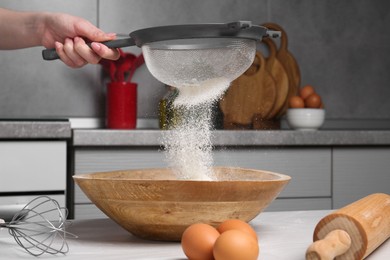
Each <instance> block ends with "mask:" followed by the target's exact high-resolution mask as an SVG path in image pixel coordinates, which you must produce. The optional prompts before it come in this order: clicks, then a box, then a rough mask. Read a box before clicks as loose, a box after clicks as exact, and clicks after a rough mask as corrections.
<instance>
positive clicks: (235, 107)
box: [220, 52, 276, 125]
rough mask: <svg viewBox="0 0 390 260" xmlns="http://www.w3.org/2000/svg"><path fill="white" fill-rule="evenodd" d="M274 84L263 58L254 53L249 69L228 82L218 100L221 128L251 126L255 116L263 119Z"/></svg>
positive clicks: (270, 103) (272, 94)
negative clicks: (222, 119)
mask: <svg viewBox="0 0 390 260" xmlns="http://www.w3.org/2000/svg"><path fill="white" fill-rule="evenodd" d="M275 84H276V83H275V80H274V79H273V77H272V76H271V74H270V73H269V72H268V71H267V70H266V68H265V59H264V57H263V56H262V54H261V53H260V52H257V53H256V56H255V60H254V62H253V64H252V66H251V67H250V68H249V69H248V70H247V71H246V72H245V73H244V74H243V75H241V76H240V77H239V78H237V79H236V80H235V81H233V82H232V84H231V86H230V87H229V89H228V90H227V92H226V94H225V95H224V97H223V98H222V99H221V101H220V108H221V111H222V113H223V115H224V125H228V124H239V125H251V124H252V119H253V116H254V115H255V114H258V115H259V116H261V117H262V118H266V117H267V116H268V114H269V113H270V112H271V110H272V108H273V106H274V102H275V99H276V86H275Z"/></svg>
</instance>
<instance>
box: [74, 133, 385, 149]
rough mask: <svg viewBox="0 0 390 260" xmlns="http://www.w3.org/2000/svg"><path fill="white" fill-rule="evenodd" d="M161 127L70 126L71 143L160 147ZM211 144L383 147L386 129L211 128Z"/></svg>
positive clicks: (78, 144) (162, 135)
mask: <svg viewBox="0 0 390 260" xmlns="http://www.w3.org/2000/svg"><path fill="white" fill-rule="evenodd" d="M165 132H166V131H162V130H142V129H139V130H138V129H137V130H109V129H74V130H73V145H74V146H161V145H162V140H163V138H164V133H165ZM212 143H213V145H215V146H387V145H390V130H318V131H296V130H241V131H233V130H215V131H213V132H212Z"/></svg>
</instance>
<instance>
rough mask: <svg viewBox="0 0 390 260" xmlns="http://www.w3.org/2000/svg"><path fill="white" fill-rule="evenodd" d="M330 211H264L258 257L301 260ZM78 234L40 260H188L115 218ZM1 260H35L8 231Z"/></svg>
mask: <svg viewBox="0 0 390 260" xmlns="http://www.w3.org/2000/svg"><path fill="white" fill-rule="evenodd" d="M329 213H331V211H329V210H312V211H284V212H283V211H281V212H263V213H261V214H260V215H259V216H257V217H256V218H255V219H253V220H252V221H251V222H249V224H250V225H251V226H252V227H253V229H254V230H255V231H256V233H257V234H258V238H259V247H260V256H259V259H267V260H301V259H304V258H305V252H306V249H307V247H308V246H309V245H310V244H311V243H312V237H313V230H314V228H315V226H316V224H317V223H318V222H319V221H320V219H321V218H323V217H325V216H326V215H327V214H329ZM67 231H68V232H70V233H72V234H75V235H77V236H78V237H77V238H74V237H72V236H68V237H67V243H68V245H69V252H68V253H67V254H66V256H65V257H64V258H63V255H49V254H46V255H43V256H42V259H55V260H58V259H66V260H79V259H83V260H100V259H102V260H103V259H104V260H107V259H110V260H122V259H148V260H153V259H156V260H157V259H158V260H164V259H165V260H186V259H187V258H186V256H185V255H184V253H183V250H182V249H181V246H180V243H179V242H159V241H150V240H143V239H140V238H137V237H135V236H133V235H131V234H130V233H128V232H127V231H126V230H124V229H123V228H121V227H120V226H119V225H117V224H116V223H115V222H114V221H112V220H111V219H108V218H106V219H104V218H102V219H86V220H74V221H72V223H71V225H70V226H69V228H68V229H67ZM0 251H1V254H2V258H1V259H9V260H13V259H15V260H17V259H37V258H34V257H32V256H30V255H28V253H27V252H26V251H24V250H22V249H21V248H20V247H19V246H18V245H17V244H16V242H15V241H14V239H13V238H12V236H10V235H9V234H8V232H6V231H3V232H0ZM367 259H369V260H384V259H390V240H388V241H385V242H384V243H383V244H382V245H380V246H379V247H378V248H377V249H376V250H375V251H374V252H373V253H372V254H370V255H369V256H368V257H367Z"/></svg>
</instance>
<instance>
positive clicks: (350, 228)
mask: <svg viewBox="0 0 390 260" xmlns="http://www.w3.org/2000/svg"><path fill="white" fill-rule="evenodd" d="M389 237H390V195H388V194H383V193H376V194H371V195H369V196H367V197H364V198H362V199H360V200H358V201H356V202H354V203H351V204H349V205H347V206H345V207H344V208H341V209H339V210H337V211H335V212H333V213H332V214H330V215H328V216H326V217H324V218H323V219H321V220H320V222H319V223H318V224H317V226H316V228H315V230H314V235H313V241H315V242H314V243H313V244H312V245H311V246H310V247H309V248H308V249H307V252H306V259H308V260H312V259H321V260H328V259H334V258H335V257H337V259H340V260H341V259H346V260H350V259H364V258H366V257H367V256H368V255H369V254H371V253H372V252H373V251H374V250H375V249H376V248H377V247H379V246H380V245H381V244H382V243H383V242H384V241H386V240H387V239H388V238H389Z"/></svg>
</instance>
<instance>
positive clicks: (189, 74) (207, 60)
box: [142, 38, 256, 88]
mask: <svg viewBox="0 0 390 260" xmlns="http://www.w3.org/2000/svg"><path fill="white" fill-rule="evenodd" d="M194 40H196V39H194ZM202 40H203V41H206V42H207V39H202ZM226 42H227V44H224V46H221V45H218V46H215V47H213V46H212V44H209V45H206V46H207V47H206V46H205V47H199V46H197V47H196V48H192V49H191V47H189V48H175V47H172V48H166V47H164V48H158V44H157V45H153V44H145V45H144V46H142V51H143V54H144V58H145V63H146V65H147V67H148V69H149V71H150V72H151V73H152V75H153V76H154V77H155V78H157V79H158V80H160V81H161V82H163V83H164V84H167V85H170V86H174V87H177V88H180V87H185V86H196V85H201V84H202V82H205V81H208V80H212V79H215V78H225V79H227V80H228V81H233V80H234V79H236V78H237V77H239V76H240V75H241V74H242V73H244V72H245V70H247V69H248V68H249V67H250V65H251V64H252V62H253V59H254V56H255V52H256V42H255V41H254V40H249V39H236V38H229V39H228V40H227V41H226Z"/></svg>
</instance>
